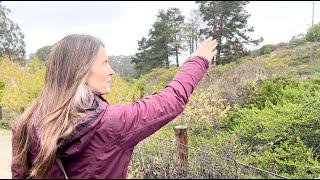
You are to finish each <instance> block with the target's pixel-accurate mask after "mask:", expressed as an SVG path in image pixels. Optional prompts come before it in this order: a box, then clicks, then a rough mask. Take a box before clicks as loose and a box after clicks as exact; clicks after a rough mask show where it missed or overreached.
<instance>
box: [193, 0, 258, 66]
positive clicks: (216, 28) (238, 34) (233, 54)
mask: <svg viewBox="0 0 320 180" xmlns="http://www.w3.org/2000/svg"><path fill="white" fill-rule="evenodd" d="M196 3H198V4H199V5H200V12H201V13H202V16H203V21H204V22H206V24H207V28H204V29H201V30H200V31H201V32H200V33H201V34H204V35H205V36H206V37H209V36H213V37H214V38H215V39H217V41H218V43H219V45H218V47H217V51H218V52H217V59H216V61H212V62H213V63H217V64H225V63H228V62H230V61H232V60H234V59H235V58H239V57H241V56H242V55H243V54H245V52H246V49H245V45H246V44H247V45H249V44H254V45H258V44H259V43H260V42H262V41H263V39H262V37H261V38H260V39H257V40H253V39H251V38H250V37H249V36H247V35H246V33H247V32H253V31H254V30H253V27H250V28H249V27H248V25H247V19H248V17H250V14H248V12H247V11H246V10H245V9H244V8H245V6H246V5H247V4H248V3H249V1H196Z"/></svg>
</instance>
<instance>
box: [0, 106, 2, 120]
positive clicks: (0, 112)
mask: <svg viewBox="0 0 320 180" xmlns="http://www.w3.org/2000/svg"><path fill="white" fill-rule="evenodd" d="M0 120H2V106H1V105H0Z"/></svg>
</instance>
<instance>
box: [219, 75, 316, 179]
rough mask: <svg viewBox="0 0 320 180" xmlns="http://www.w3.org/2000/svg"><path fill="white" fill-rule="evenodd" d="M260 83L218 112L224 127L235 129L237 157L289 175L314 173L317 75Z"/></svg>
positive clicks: (233, 130)
mask: <svg viewBox="0 0 320 180" xmlns="http://www.w3.org/2000/svg"><path fill="white" fill-rule="evenodd" d="M260 84H261V85H260V86H261V87H260V88H259V90H258V91H257V93H256V95H255V96H254V97H253V98H251V99H250V101H248V102H247V103H246V104H245V106H244V107H243V108H235V109H234V110H233V111H229V113H228V114H227V115H226V116H224V118H223V119H222V120H221V126H222V127H224V128H225V129H224V131H227V132H228V133H230V134H236V136H237V143H238V145H240V146H241V151H242V153H243V155H242V157H241V158H243V159H244V160H245V161H246V162H248V163H250V164H253V165H255V166H259V167H262V168H264V169H269V170H272V171H276V172H279V173H281V174H282V175H284V176H288V177H291V178H316V177H318V176H319V175H318V174H319V173H320V164H319V162H318V158H319V155H320V149H319V146H320V139H319V138H320V131H319V130H318V128H319V125H320V112H319V107H320V100H319V99H320V78H312V79H308V80H304V81H301V80H298V79H284V78H275V79H271V80H265V81H261V82H260ZM240 146H239V147H240Z"/></svg>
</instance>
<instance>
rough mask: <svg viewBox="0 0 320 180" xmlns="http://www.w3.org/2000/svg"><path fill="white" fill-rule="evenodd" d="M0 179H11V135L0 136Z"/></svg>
mask: <svg viewBox="0 0 320 180" xmlns="http://www.w3.org/2000/svg"><path fill="white" fill-rule="evenodd" d="M0 149H1V151H0V179H11V167H10V166H11V153H12V151H11V134H10V133H5V134H0Z"/></svg>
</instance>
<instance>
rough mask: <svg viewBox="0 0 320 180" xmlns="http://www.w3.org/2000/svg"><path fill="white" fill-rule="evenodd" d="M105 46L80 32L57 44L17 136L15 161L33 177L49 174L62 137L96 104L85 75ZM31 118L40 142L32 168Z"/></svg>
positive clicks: (18, 125)
mask: <svg viewBox="0 0 320 180" xmlns="http://www.w3.org/2000/svg"><path fill="white" fill-rule="evenodd" d="M101 46H102V47H104V44H103V43H102V42H101V41H100V40H99V39H97V38H95V37H92V36H90V35H79V34H73V35H69V36H66V37H64V38H63V39H62V40H60V41H58V42H57V43H56V44H55V45H54V46H53V48H52V50H51V52H50V54H49V58H48V64H47V70H46V77H45V86H44V88H43V90H42V91H41V92H40V94H39V96H38V97H37V98H36V99H35V101H34V102H33V103H32V104H31V105H30V106H29V107H28V108H27V109H26V110H25V111H24V112H23V113H22V114H21V116H20V117H19V118H18V121H17V123H16V128H15V131H16V133H15V135H14V139H13V146H14V149H15V151H14V152H13V162H12V163H13V165H15V166H17V167H18V168H19V169H21V170H23V172H26V173H27V175H29V176H30V177H32V178H47V177H48V175H49V172H50V170H51V168H52V165H53V163H54V159H55V155H56V152H57V147H58V146H57V142H58V140H59V139H60V138H64V137H66V136H68V135H69V134H70V133H71V132H72V131H73V130H74V127H75V125H76V124H77V121H79V119H80V115H81V113H80V112H81V111H82V110H84V109H86V108H89V107H90V106H91V105H92V102H93V98H94V94H93V93H92V92H91V91H90V90H89V89H88V88H87V86H86V85H85V78H86V76H87V75H88V73H89V71H90V68H91V66H92V64H93V59H94V57H95V56H96V55H97V53H98V51H99V49H100V47H101ZM31 119H37V121H36V122H37V128H38V129H39V134H38V138H39V141H40V144H39V153H38V154H37V156H36V158H35V159H34V162H33V165H32V167H31V168H29V167H28V163H27V154H28V150H29V148H30V147H31V146H30V145H31V135H32V128H34V126H32V123H31V122H33V121H31Z"/></svg>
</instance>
